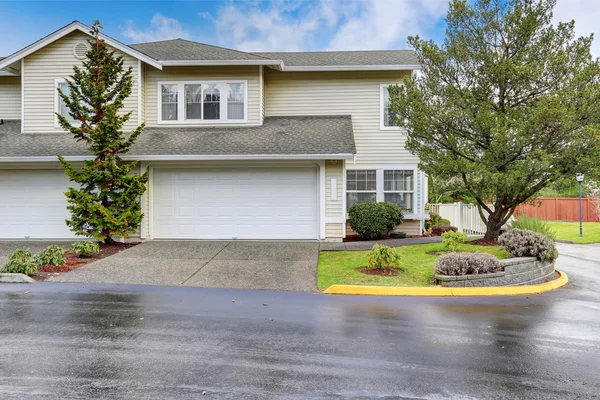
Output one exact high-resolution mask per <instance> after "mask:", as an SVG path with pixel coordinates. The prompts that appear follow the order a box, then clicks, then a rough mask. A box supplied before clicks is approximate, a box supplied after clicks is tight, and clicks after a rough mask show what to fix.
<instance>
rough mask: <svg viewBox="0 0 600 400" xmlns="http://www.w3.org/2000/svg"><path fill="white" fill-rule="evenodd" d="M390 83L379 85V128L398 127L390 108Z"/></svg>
mask: <svg viewBox="0 0 600 400" xmlns="http://www.w3.org/2000/svg"><path fill="white" fill-rule="evenodd" d="M389 86H390V85H381V87H380V90H381V105H380V107H381V110H380V111H381V123H380V125H381V126H380V128H381V129H399V127H398V125H396V121H395V120H394V114H393V113H392V112H391V110H390V92H389V91H388V87H389Z"/></svg>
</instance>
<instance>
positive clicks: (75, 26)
mask: <svg viewBox="0 0 600 400" xmlns="http://www.w3.org/2000/svg"><path fill="white" fill-rule="evenodd" d="M90 30H91V28H90V27H88V26H86V25H84V24H82V23H81V22H79V21H74V22H71V23H70V24H69V25H66V26H64V27H62V28H60V29H59V30H57V31H55V32H53V33H51V34H50V35H48V36H46V37H44V38H42V39H40V40H38V41H37V42H35V43H33V44H30V45H29V46H27V47H24V48H22V49H21V50H19V51H17V52H16V53H13V54H11V55H10V56H8V57H6V58H5V59H3V60H2V61H0V69H3V68H5V67H7V66H8V65H10V64H12V63H14V62H15V61H18V60H20V59H22V58H24V57H27V56H28V55H30V54H32V53H35V52H36V51H38V50H39V49H41V48H43V47H45V46H47V45H49V44H50V43H52V42H54V41H56V40H58V39H60V38H62V37H64V36H66V35H68V34H69V33H71V32H74V31H81V32H83V33H85V34H87V35H90ZM90 36H91V35H90ZM100 39H102V40H104V41H105V42H106V43H107V44H108V45H110V46H112V47H114V48H115V49H117V50H119V51H122V52H123V53H125V54H129V55H130V56H132V57H135V58H137V59H138V60H142V61H143V62H145V63H147V64H149V65H152V66H153V67H155V68H158V69H162V64H161V63H160V62H159V61H157V60H155V59H153V58H151V57H148V56H147V55H145V54H143V53H140V52H139V51H137V50H135V49H133V48H132V47H129V46H127V45H125V44H123V43H121V42H119V41H117V40H115V39H113V38H111V37H109V36H106V35H105V34H103V33H101V34H100Z"/></svg>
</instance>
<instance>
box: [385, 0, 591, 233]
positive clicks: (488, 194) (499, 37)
mask: <svg viewBox="0 0 600 400" xmlns="http://www.w3.org/2000/svg"><path fill="white" fill-rule="evenodd" d="M555 3H556V1H555V0H530V1H526V0H475V1H469V2H467V1H465V0H454V1H452V3H451V4H450V9H449V12H448V15H447V18H446V22H447V30H446V37H445V40H444V42H443V45H441V46H438V45H436V44H435V43H433V42H431V41H424V40H421V39H420V38H419V37H418V36H417V37H411V38H409V43H410V45H411V46H412V47H413V48H414V50H415V52H416V54H417V57H418V58H419V60H420V62H421V64H422V75H421V76H419V77H415V78H412V79H410V80H408V81H407V82H406V83H405V84H404V85H400V86H394V87H391V88H390V97H391V107H392V109H393V111H394V112H395V113H396V114H397V122H398V124H399V125H401V126H404V127H405V128H406V131H407V135H408V140H407V147H408V149H409V150H410V151H411V152H412V153H414V154H416V155H418V156H419V157H420V160H421V163H420V165H421V168H422V169H423V170H424V171H425V172H427V173H428V174H431V175H434V176H436V177H437V178H438V179H444V180H449V179H451V178H454V177H458V178H460V180H461V182H462V184H463V185H464V188H465V190H466V191H467V192H468V193H469V194H470V195H471V196H470V197H472V198H473V199H474V200H475V202H476V204H477V205H478V207H479V212H480V215H481V218H482V219H483V220H484V221H485V223H486V225H487V232H486V235H485V238H486V239H488V240H495V239H497V238H498V234H499V231H500V228H501V227H502V225H504V224H505V223H506V222H507V221H508V219H509V218H510V217H511V215H512V214H513V212H514V211H515V208H516V207H517V206H518V205H519V204H520V203H523V202H526V201H528V200H530V199H532V198H533V197H534V196H535V195H536V194H537V193H538V192H539V191H540V190H541V189H543V188H544V187H546V186H547V185H549V184H550V183H552V182H555V181H557V180H559V179H560V178H561V177H564V176H573V177H574V175H575V173H579V172H583V173H585V172H586V171H587V170H588V169H589V168H590V167H591V165H592V164H593V162H594V161H595V159H597V158H596V157H597V156H598V148H599V146H598V144H599V140H598V133H599V130H598V126H597V123H598V121H599V118H600V65H599V63H598V60H596V59H593V58H592V56H591V53H590V45H591V43H592V39H593V37H592V36H589V37H575V35H574V26H575V25H574V21H571V22H569V23H559V24H558V25H556V26H554V25H552V23H551V19H552V10H553V8H554V5H555Z"/></svg>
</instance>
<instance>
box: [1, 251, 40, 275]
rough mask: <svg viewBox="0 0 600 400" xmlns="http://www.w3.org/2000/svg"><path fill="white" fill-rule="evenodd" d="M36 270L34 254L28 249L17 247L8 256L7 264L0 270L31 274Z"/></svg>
mask: <svg viewBox="0 0 600 400" xmlns="http://www.w3.org/2000/svg"><path fill="white" fill-rule="evenodd" d="M37 270H38V264H37V262H36V260H35V255H34V254H33V253H32V252H31V250H29V249H17V250H15V251H14V252H13V253H11V254H10V255H9V256H8V264H6V266H5V267H4V269H2V270H1V271H2V272H8V273H11V274H25V275H33V274H34V273H36V272H37Z"/></svg>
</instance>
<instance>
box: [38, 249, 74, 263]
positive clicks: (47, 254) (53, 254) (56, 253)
mask: <svg viewBox="0 0 600 400" xmlns="http://www.w3.org/2000/svg"><path fill="white" fill-rule="evenodd" d="M35 261H36V262H37V263H38V265H39V266H42V265H65V264H66V263H67V256H66V254H65V251H64V250H63V248H62V247H60V246H56V245H50V246H48V247H46V248H45V249H44V250H42V252H41V253H40V254H38V255H37V256H36V257H35Z"/></svg>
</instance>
